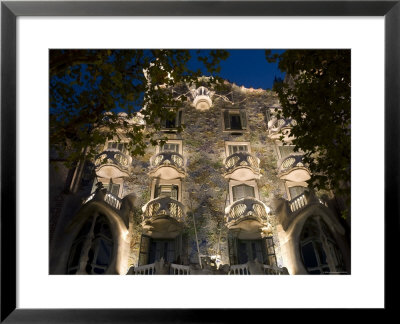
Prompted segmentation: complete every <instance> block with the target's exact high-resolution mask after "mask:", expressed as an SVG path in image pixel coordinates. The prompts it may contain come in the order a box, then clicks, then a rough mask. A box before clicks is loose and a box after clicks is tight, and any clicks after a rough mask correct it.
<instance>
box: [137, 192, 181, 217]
mask: <svg viewBox="0 0 400 324" xmlns="http://www.w3.org/2000/svg"><path fill="white" fill-rule="evenodd" d="M142 210H143V221H144V222H145V223H153V222H155V221H159V220H175V221H176V222H178V223H181V222H183V220H184V217H185V213H184V207H183V205H182V203H180V202H179V201H177V200H175V199H172V198H170V197H159V198H156V199H153V200H151V201H149V202H148V203H147V204H146V205H144V206H143V208H142Z"/></svg>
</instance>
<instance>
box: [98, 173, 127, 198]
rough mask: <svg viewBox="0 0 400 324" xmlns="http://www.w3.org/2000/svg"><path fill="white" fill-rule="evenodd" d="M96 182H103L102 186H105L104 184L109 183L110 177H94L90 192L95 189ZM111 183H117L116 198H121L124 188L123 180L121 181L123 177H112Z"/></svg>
mask: <svg viewBox="0 0 400 324" xmlns="http://www.w3.org/2000/svg"><path fill="white" fill-rule="evenodd" d="M98 182H102V183H103V187H104V188H105V187H106V186H108V185H109V184H110V179H109V178H99V177H97V178H95V180H94V181H93V186H92V191H91V192H92V193H93V192H95V191H96V189H97V186H96V184H97V183H98ZM112 183H113V184H118V185H119V190H118V195H117V197H118V198H122V193H123V190H124V181H123V179H122V178H113V179H112Z"/></svg>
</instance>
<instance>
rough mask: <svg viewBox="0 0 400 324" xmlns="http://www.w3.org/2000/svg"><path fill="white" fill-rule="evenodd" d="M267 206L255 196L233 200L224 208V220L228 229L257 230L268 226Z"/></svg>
mask: <svg viewBox="0 0 400 324" xmlns="http://www.w3.org/2000/svg"><path fill="white" fill-rule="evenodd" d="M268 213H269V208H268V207H267V206H266V205H265V204H264V203H263V202H261V201H259V200H257V199H255V198H250V197H248V198H243V199H239V200H237V201H235V202H234V203H233V204H232V205H230V206H229V207H228V208H227V209H226V210H225V214H226V215H225V222H226V226H227V227H228V229H233V228H240V229H243V230H245V231H254V230H256V231H258V230H259V229H261V228H263V227H264V226H267V227H268V225H269V224H268V220H267V217H268Z"/></svg>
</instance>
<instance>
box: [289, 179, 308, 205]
mask: <svg viewBox="0 0 400 324" xmlns="http://www.w3.org/2000/svg"><path fill="white" fill-rule="evenodd" d="M291 187H304V188H305V189H304V190H307V189H308V183H307V182H293V181H285V190H286V195H287V197H288V200H292V199H294V198H296V197H292V195H291V194H290V189H289V188H291Z"/></svg>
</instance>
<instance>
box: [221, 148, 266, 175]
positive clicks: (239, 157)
mask: <svg viewBox="0 0 400 324" xmlns="http://www.w3.org/2000/svg"><path fill="white" fill-rule="evenodd" d="M259 165H260V160H259V159H258V158H257V157H255V156H253V155H252V154H250V153H248V152H237V153H233V154H231V155H229V156H228V157H227V159H226V160H225V170H226V173H232V172H233V171H234V170H235V169H237V168H243V167H246V168H250V169H252V170H253V172H254V173H255V174H259V173H260V167H259Z"/></svg>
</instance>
